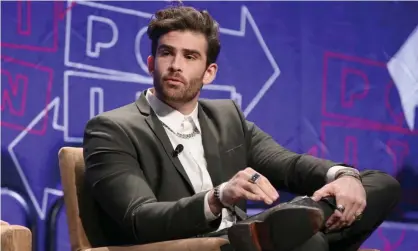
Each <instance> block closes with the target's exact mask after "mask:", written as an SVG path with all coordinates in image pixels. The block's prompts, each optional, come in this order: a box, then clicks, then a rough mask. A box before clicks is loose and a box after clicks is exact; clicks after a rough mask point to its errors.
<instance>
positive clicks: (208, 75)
mask: <svg viewBox="0 0 418 251" xmlns="http://www.w3.org/2000/svg"><path fill="white" fill-rule="evenodd" d="M217 72H218V65H217V64H210V65H209V66H208V67H207V68H206V71H205V74H204V75H203V84H205V85H207V84H210V83H212V81H213V80H214V79H215V77H216V73H217Z"/></svg>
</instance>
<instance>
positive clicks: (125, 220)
mask: <svg viewBox="0 0 418 251" xmlns="http://www.w3.org/2000/svg"><path fill="white" fill-rule="evenodd" d="M131 142H132V141H131V139H130V137H129V135H128V134H127V133H126V131H125V130H124V129H123V128H122V127H121V126H120V125H118V124H117V122H115V121H112V120H111V119H109V118H106V117H104V116H98V117H95V118H93V119H91V120H90V121H89V122H88V123H87V126H86V129H85V133H84V142H83V146H84V159H85V164H86V173H85V177H86V182H87V185H88V187H89V190H91V193H92V196H93V199H94V200H95V201H97V203H98V205H99V206H100V207H101V208H102V209H103V210H104V212H106V213H107V214H108V215H109V217H111V218H112V219H113V220H114V221H115V222H117V223H118V224H119V225H120V226H121V228H122V229H123V231H124V232H126V233H127V234H129V235H133V236H134V237H135V238H136V240H137V241H138V243H150V242H157V241H164V240H172V239H180V238H188V237H193V236H196V235H200V234H203V233H206V232H209V231H213V230H215V228H214V227H216V224H213V225H212V224H211V223H213V222H208V221H207V220H206V218H205V214H204V210H203V208H204V197H205V193H204V192H203V193H198V194H195V195H193V196H191V197H185V198H182V199H180V200H178V201H172V202H159V201H157V199H156V196H155V195H154V193H153V191H152V190H151V188H150V186H149V185H148V183H147V181H146V179H145V176H144V173H143V171H142V169H141V166H140V164H139V163H140V162H139V161H138V158H146V156H138V155H137V151H136V150H135V147H134V145H133V144H132V143H131ZM218 225H219V224H218Z"/></svg>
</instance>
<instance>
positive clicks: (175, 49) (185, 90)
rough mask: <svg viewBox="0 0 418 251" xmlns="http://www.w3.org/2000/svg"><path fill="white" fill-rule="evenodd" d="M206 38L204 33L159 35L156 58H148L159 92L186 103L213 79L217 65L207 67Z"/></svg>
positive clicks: (189, 32) (161, 94)
mask: <svg viewBox="0 0 418 251" xmlns="http://www.w3.org/2000/svg"><path fill="white" fill-rule="evenodd" d="M206 50H207V41H206V38H205V36H204V35H203V34H200V33H194V32H191V31H171V32H169V33H167V34H165V35H163V36H161V37H160V39H159V42H158V46H157V50H156V54H155V58H154V57H151V56H150V57H149V58H148V68H149V70H150V72H151V74H152V75H153V78H154V87H155V90H156V91H157V94H158V95H160V96H161V97H162V98H163V99H165V100H166V101H172V102H180V103H186V102H189V101H191V100H193V99H195V98H197V97H198V94H199V93H200V89H201V88H202V86H203V84H208V83H210V82H211V81H212V80H213V78H214V77H215V74H216V68H217V67H216V65H215V64H212V65H210V66H209V67H206V58H207V56H206Z"/></svg>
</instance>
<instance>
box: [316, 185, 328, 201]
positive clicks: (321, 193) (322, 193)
mask: <svg viewBox="0 0 418 251" xmlns="http://www.w3.org/2000/svg"><path fill="white" fill-rule="evenodd" d="M332 193H333V187H332V186H330V185H325V186H323V187H322V188H321V189H319V190H317V191H316V192H315V193H314V194H313V195H312V197H311V199H312V200H314V201H319V200H320V199H322V198H324V197H327V196H329V195H331V194H332Z"/></svg>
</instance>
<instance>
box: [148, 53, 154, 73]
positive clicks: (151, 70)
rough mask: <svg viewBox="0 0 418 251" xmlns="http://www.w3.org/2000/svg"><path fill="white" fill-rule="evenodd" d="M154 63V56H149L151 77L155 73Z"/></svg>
mask: <svg viewBox="0 0 418 251" xmlns="http://www.w3.org/2000/svg"><path fill="white" fill-rule="evenodd" d="M154 62H155V59H154V57H153V56H148V58H147V65H148V72H149V74H151V75H152V74H153V73H154Z"/></svg>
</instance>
